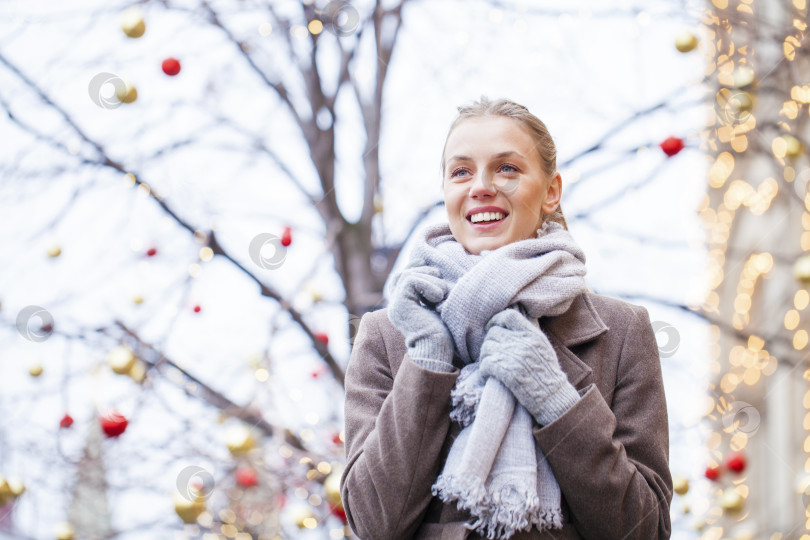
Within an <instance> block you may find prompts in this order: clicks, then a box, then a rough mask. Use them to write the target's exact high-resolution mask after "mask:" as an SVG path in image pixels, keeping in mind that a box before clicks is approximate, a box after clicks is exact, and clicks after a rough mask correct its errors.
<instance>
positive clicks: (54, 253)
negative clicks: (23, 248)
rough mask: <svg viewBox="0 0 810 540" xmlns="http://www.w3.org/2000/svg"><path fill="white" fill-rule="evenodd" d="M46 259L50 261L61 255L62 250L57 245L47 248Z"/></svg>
mask: <svg viewBox="0 0 810 540" xmlns="http://www.w3.org/2000/svg"><path fill="white" fill-rule="evenodd" d="M47 253H48V257H50V258H51V259H55V258H57V257H58V256H59V255H61V254H62V248H60V247H59V244H51V245H50V246H48V251H47Z"/></svg>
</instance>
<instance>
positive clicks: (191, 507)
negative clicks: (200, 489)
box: [174, 492, 205, 524]
mask: <svg viewBox="0 0 810 540" xmlns="http://www.w3.org/2000/svg"><path fill="white" fill-rule="evenodd" d="M174 511H175V513H176V514H177V516H178V517H179V518H180V519H182V520H183V523H189V524H191V523H196V521H197V518H198V517H199V516H200V514H202V513H203V512H205V498H204V497H203V496H202V495H199V496H197V497H196V498H195V499H193V500H190V499H189V498H187V497H184V496H183V495H181V494H180V493H176V492H175V494H174Z"/></svg>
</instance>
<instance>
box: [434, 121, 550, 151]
mask: <svg viewBox="0 0 810 540" xmlns="http://www.w3.org/2000/svg"><path fill="white" fill-rule="evenodd" d="M534 148H535V143H534V140H533V139H532V136H531V134H530V133H529V131H528V130H527V129H526V128H525V127H523V125H522V124H521V123H520V122H519V121H518V120H515V119H513V118H507V117H504V116H484V117H476V118H467V119H465V120H462V121H461V122H459V123H458V124H456V126H455V127H454V128H453V131H451V132H450V135H449V136H448V138H447V150H446V154H445V155H446V157H447V159H450V158H452V157H453V156H454V155H456V154H457V153H460V152H463V153H465V155H469V154H468V152H477V153H485V154H493V155H494V154H498V153H501V152H504V151H508V150H512V151H518V152H520V153H522V154H523V155H524V156H527V157H528V156H529V154H531V153H532V150H534Z"/></svg>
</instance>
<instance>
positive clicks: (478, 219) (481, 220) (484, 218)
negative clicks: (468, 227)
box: [467, 212, 509, 226]
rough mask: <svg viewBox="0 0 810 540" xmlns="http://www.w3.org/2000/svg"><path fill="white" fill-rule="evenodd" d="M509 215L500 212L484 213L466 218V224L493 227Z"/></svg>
mask: <svg viewBox="0 0 810 540" xmlns="http://www.w3.org/2000/svg"><path fill="white" fill-rule="evenodd" d="M508 216H509V214H506V213H501V212H484V213H482V214H473V215H471V216H468V217H467V222H468V223H470V224H472V225H479V226H484V225H495V224H497V223H501V222H502V221H503V220H505V219H506V218H507V217H508Z"/></svg>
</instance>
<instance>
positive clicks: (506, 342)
mask: <svg viewBox="0 0 810 540" xmlns="http://www.w3.org/2000/svg"><path fill="white" fill-rule="evenodd" d="M484 331H485V332H486V334H485V335H486V337H485V338H484V343H483V345H482V346H481V357H480V362H481V366H480V368H479V369H480V374H481V376H482V377H484V378H485V379H486V378H488V377H495V378H496V379H498V380H499V381H501V382H502V383H503V385H504V386H506V387H507V388H509V390H510V391H511V392H512V394H513V395H514V396H515V399H517V400H518V402H520V404H521V405H523V406H524V407H526V410H528V411H529V412H530V413H531V414H532V416H534V417H535V419H537V421H538V422H539V423H540V424H541V425H544V426H545V425H548V424H550V423H552V422H553V421H554V420H556V419H557V418H559V417H560V416H562V415H563V413H565V412H566V411H567V410H568V409H570V408H571V407H572V406H573V405H574V404H575V403H576V402H577V401H579V392H577V390H576V388H574V386H573V385H572V384H571V383H570V382H568V377H566V375H565V373H563V371H562V369H561V368H560V364H559V362H558V361H557V355H556V353H555V352H554V349H553V348H552V346H551V342H549V340H548V338H547V337H546V335H545V334H544V333H543V331H542V330H541V329H540V328H539V327H537V326H535V325H534V324H533V323H532V322H531V321H530V320H528V319H527V318H526V317H524V316H523V315H521V313H520V312H519V311H517V310H515V309H511V308H510V309H505V310H503V311H501V312H500V313H497V314H495V316H493V317H492V318H491V319H490V320H489V322H488V323H487V325H486V327H485V330H484Z"/></svg>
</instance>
